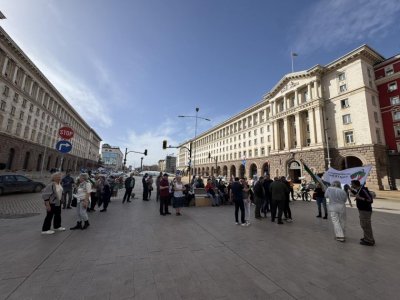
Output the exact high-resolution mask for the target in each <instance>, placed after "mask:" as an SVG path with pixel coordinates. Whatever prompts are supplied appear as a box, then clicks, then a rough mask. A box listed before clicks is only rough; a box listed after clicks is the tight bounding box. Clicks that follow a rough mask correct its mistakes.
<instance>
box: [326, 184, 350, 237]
mask: <svg viewBox="0 0 400 300" xmlns="http://www.w3.org/2000/svg"><path fill="white" fill-rule="evenodd" d="M324 196H325V198H328V199H329V206H328V210H329V214H330V216H331V220H332V224H333V230H334V231H335V236H336V240H337V241H339V242H342V243H343V242H345V241H346V237H345V226H346V201H347V194H346V192H345V191H344V190H342V189H341V184H340V181H333V182H332V183H331V186H329V187H328V188H327V189H326V191H325V195H324Z"/></svg>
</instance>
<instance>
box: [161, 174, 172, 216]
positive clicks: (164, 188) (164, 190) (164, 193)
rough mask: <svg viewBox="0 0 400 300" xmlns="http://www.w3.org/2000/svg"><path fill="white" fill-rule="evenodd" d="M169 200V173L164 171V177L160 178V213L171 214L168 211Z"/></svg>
mask: <svg viewBox="0 0 400 300" xmlns="http://www.w3.org/2000/svg"><path fill="white" fill-rule="evenodd" d="M168 202H169V182H168V174H167V173H164V175H163V177H162V179H161V180H160V215H161V216H165V215H170V214H171V213H170V212H169V211H168Z"/></svg>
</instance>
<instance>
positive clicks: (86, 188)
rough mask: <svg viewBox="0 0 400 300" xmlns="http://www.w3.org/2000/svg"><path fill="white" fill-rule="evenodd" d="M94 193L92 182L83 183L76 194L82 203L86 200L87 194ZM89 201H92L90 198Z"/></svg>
mask: <svg viewBox="0 0 400 300" xmlns="http://www.w3.org/2000/svg"><path fill="white" fill-rule="evenodd" d="M91 191H92V184H91V183H90V182H86V181H84V182H82V183H80V184H79V187H78V192H77V193H76V198H77V199H78V202H81V201H83V200H85V197H86V193H89V195H90V192H91ZM89 200H90V196H89Z"/></svg>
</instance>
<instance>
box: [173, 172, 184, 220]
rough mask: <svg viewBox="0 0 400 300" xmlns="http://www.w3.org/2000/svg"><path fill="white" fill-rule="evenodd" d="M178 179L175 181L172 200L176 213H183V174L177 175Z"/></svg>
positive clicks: (178, 214)
mask: <svg viewBox="0 0 400 300" xmlns="http://www.w3.org/2000/svg"><path fill="white" fill-rule="evenodd" d="M175 179H176V181H175V183H174V198H173V200H172V204H173V207H174V208H175V211H176V215H177V216H180V215H181V207H183V206H184V205H185V195H184V194H183V191H184V190H185V186H184V185H183V183H182V181H181V179H182V177H181V175H176V177H175Z"/></svg>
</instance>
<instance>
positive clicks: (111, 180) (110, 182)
mask: <svg viewBox="0 0 400 300" xmlns="http://www.w3.org/2000/svg"><path fill="white" fill-rule="evenodd" d="M107 182H108V185H109V186H110V190H111V196H113V195H114V194H115V195H117V193H118V189H117V188H116V183H115V177H114V176H113V175H110V176H109V177H108V178H107ZM114 191H115V192H116V193H114ZM109 202H111V197H110V201H109Z"/></svg>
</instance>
